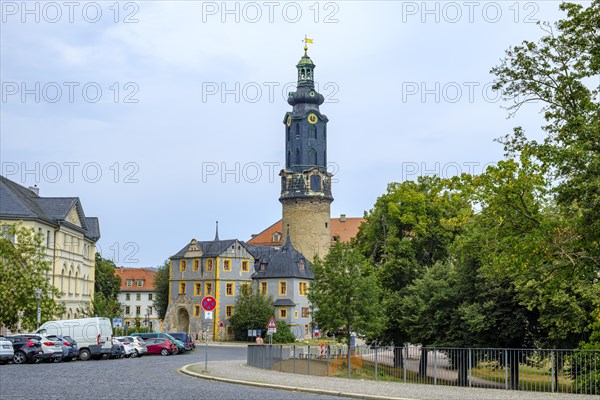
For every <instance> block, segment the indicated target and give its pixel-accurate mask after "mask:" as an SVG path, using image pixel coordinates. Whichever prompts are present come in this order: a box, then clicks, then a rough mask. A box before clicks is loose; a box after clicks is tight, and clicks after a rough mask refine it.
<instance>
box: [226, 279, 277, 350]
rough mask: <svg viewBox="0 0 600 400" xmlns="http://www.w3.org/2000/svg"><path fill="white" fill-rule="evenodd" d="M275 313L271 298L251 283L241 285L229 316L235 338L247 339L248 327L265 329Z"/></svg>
mask: <svg viewBox="0 0 600 400" xmlns="http://www.w3.org/2000/svg"><path fill="white" fill-rule="evenodd" d="M273 315H275V307H274V306H273V298H272V297H271V296H264V295H262V294H260V293H259V292H258V289H255V288H253V287H252V286H251V285H241V287H240V291H239V295H238V296H237V297H236V299H235V305H234V314H233V315H232V316H231V318H229V322H230V323H231V326H232V328H233V334H234V337H235V340H247V339H248V330H249V329H263V330H264V329H265V326H267V323H268V322H269V319H270V318H271V317H272V316H273Z"/></svg>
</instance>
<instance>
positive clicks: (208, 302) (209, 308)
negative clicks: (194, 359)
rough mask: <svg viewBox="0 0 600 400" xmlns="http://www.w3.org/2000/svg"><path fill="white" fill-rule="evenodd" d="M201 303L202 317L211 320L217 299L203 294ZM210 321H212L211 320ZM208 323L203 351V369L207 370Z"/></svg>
mask: <svg viewBox="0 0 600 400" xmlns="http://www.w3.org/2000/svg"><path fill="white" fill-rule="evenodd" d="M200 304H201V305H202V309H204V319H205V320H211V321H212V319H213V310H214V309H215V308H217V300H216V299H215V298H214V297H212V296H204V297H203V298H202V301H201V302H200ZM211 323H212V322H211ZM209 326H210V324H208V325H206V337H205V343H206V350H205V351H204V371H208V327H209Z"/></svg>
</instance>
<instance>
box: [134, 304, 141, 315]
mask: <svg viewBox="0 0 600 400" xmlns="http://www.w3.org/2000/svg"><path fill="white" fill-rule="evenodd" d="M141 313H142V306H135V315H140V314H141Z"/></svg>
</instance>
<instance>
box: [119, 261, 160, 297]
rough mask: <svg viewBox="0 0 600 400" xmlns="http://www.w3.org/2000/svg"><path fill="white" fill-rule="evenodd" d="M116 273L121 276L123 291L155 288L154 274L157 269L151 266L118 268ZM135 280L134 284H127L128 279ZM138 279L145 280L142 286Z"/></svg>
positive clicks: (146, 290) (143, 290) (141, 290)
mask: <svg viewBox="0 0 600 400" xmlns="http://www.w3.org/2000/svg"><path fill="white" fill-rule="evenodd" d="M115 275H116V276H118V277H120V278H121V291H122V292H149V291H153V290H155V287H154V275H156V270H154V269H149V268H123V267H120V268H117V269H116V270H115ZM128 279H131V280H133V286H127V280H128ZM138 279H142V280H144V284H143V286H142V287H139V286H138V285H137V281H138Z"/></svg>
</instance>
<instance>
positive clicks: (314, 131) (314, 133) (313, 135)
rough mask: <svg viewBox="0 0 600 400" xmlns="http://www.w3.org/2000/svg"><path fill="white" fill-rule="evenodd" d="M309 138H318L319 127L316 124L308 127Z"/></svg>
mask: <svg viewBox="0 0 600 400" xmlns="http://www.w3.org/2000/svg"><path fill="white" fill-rule="evenodd" d="M308 138H309V139H316V138H317V127H316V126H314V125H311V126H309V127H308Z"/></svg>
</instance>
